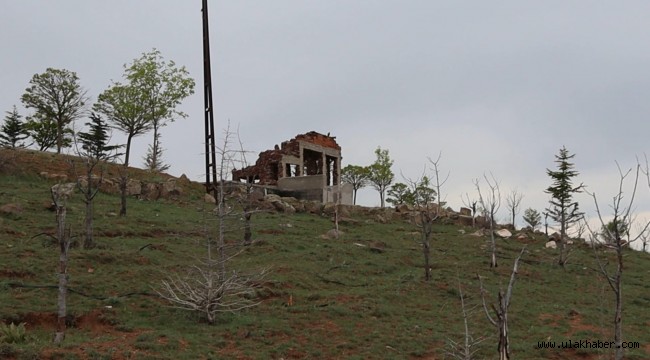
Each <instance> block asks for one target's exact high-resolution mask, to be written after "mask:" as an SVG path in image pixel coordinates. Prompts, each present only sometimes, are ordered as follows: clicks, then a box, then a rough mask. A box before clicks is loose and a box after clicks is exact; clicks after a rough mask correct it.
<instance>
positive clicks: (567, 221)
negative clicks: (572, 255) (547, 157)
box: [545, 146, 584, 266]
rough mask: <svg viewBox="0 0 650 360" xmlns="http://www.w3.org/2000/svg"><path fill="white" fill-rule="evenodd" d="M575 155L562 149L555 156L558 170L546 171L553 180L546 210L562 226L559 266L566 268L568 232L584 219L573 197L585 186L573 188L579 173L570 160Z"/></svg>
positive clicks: (549, 189)
mask: <svg viewBox="0 0 650 360" xmlns="http://www.w3.org/2000/svg"><path fill="white" fill-rule="evenodd" d="M574 156H575V154H569V151H568V150H567V149H566V147H564V146H563V147H562V148H561V149H560V153H559V154H558V155H556V156H555V163H556V164H557V170H556V171H553V170H549V169H546V173H547V175H548V176H550V177H551V179H552V180H553V184H552V185H551V186H549V187H548V188H547V189H546V190H545V192H546V193H547V194H550V195H551V199H550V200H549V202H550V205H551V206H550V207H549V208H548V209H546V211H547V213H548V215H549V216H550V217H551V219H553V220H554V221H555V222H557V223H558V224H559V225H560V241H559V244H558V245H559V249H560V256H559V258H558V264H559V265H561V266H564V265H565V264H566V260H567V252H566V245H565V242H566V239H567V230H568V228H569V226H571V224H573V223H575V222H577V221H578V220H580V219H581V218H582V215H583V213H582V212H580V210H579V208H578V202H577V201H573V195H574V194H576V193H580V192H581V190H582V188H583V187H584V185H583V184H580V185H578V186H573V178H575V177H576V176H578V174H579V173H578V172H577V171H575V170H574V169H573V167H574V164H573V163H571V162H570V160H571V159H572V158H573V157H574Z"/></svg>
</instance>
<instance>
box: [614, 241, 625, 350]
mask: <svg viewBox="0 0 650 360" xmlns="http://www.w3.org/2000/svg"><path fill="white" fill-rule="evenodd" d="M617 242H618V244H616V256H617V260H618V264H617V268H616V276H615V278H614V287H615V289H614V294H615V296H616V311H615V312H614V343H615V344H616V353H615V359H616V360H621V359H623V353H624V350H623V347H622V345H623V297H622V295H621V290H622V289H621V282H622V281H621V280H622V278H623V245H622V244H621V239H620V237H618V236H617Z"/></svg>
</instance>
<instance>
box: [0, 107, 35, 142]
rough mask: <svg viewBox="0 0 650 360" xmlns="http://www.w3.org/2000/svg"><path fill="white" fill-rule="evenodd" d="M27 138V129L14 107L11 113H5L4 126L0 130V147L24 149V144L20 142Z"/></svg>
mask: <svg viewBox="0 0 650 360" xmlns="http://www.w3.org/2000/svg"><path fill="white" fill-rule="evenodd" d="M28 137H29V133H28V132H27V127H26V125H25V123H24V122H23V120H22V116H21V115H20V114H19V113H18V110H17V109H16V105H14V108H13V110H12V111H7V116H5V121H4V124H3V125H2V127H1V128H0V146H2V147H7V148H12V149H15V148H17V147H24V146H25V144H24V143H21V141H23V140H25V139H27V138H28Z"/></svg>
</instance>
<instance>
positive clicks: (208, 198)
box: [203, 194, 217, 204]
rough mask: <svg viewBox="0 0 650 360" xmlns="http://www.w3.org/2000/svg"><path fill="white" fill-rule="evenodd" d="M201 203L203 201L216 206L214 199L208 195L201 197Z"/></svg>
mask: <svg viewBox="0 0 650 360" xmlns="http://www.w3.org/2000/svg"><path fill="white" fill-rule="evenodd" d="M203 201H205V202H206V203H208V204H216V203H217V201H216V200H215V199H214V196H212V195H210V194H205V195H203Z"/></svg>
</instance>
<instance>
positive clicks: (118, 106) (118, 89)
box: [94, 82, 152, 216]
mask: <svg viewBox="0 0 650 360" xmlns="http://www.w3.org/2000/svg"><path fill="white" fill-rule="evenodd" d="M142 96H143V95H142V94H141V93H140V92H139V91H138V89H136V88H134V87H132V86H130V85H128V84H127V85H122V84H121V83H119V82H114V83H113V84H112V85H111V86H110V87H109V88H108V89H106V90H105V91H104V92H103V93H101V94H100V95H99V97H98V98H97V103H95V105H94V109H95V111H97V112H98V113H100V114H103V115H104V116H106V118H107V119H108V121H109V122H110V123H111V125H112V127H113V128H115V129H117V130H119V131H121V132H123V133H125V134H126V146H125V151H124V163H123V169H122V172H121V176H120V193H121V204H120V216H125V215H126V184H127V182H128V172H127V170H128V168H129V157H130V154H131V142H132V141H133V138H134V137H136V136H140V135H143V134H145V133H147V132H148V131H149V130H151V127H152V125H151V121H149V118H148V117H147V116H146V109H145V106H144V101H143V100H142Z"/></svg>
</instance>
